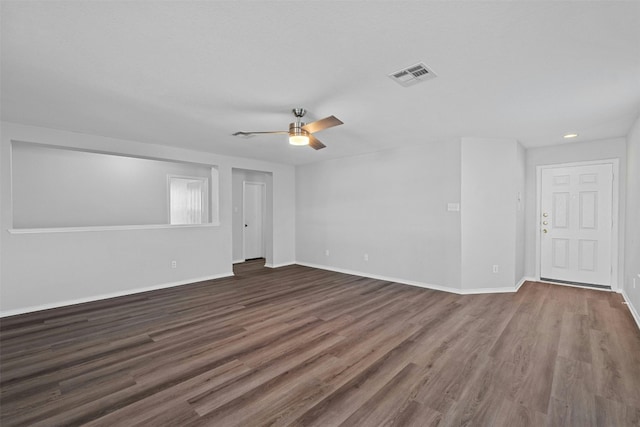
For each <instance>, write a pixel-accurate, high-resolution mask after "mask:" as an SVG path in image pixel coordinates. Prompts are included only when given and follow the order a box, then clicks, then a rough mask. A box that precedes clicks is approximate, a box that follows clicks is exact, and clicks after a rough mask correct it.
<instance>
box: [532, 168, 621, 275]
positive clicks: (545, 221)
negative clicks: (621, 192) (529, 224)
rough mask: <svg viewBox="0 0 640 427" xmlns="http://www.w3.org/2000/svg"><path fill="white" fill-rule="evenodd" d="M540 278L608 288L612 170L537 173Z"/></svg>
mask: <svg viewBox="0 0 640 427" xmlns="http://www.w3.org/2000/svg"><path fill="white" fill-rule="evenodd" d="M541 179H542V182H541V205H540V206H541V211H540V213H539V215H540V233H541V236H540V242H541V244H540V249H541V254H540V262H541V265H540V278H541V279H548V280H556V281H561V282H571V283H583V284H592V285H601V286H611V272H612V270H611V242H612V225H613V222H612V205H613V198H612V196H613V167H612V165H611V164H601V165H585V166H572V167H558V168H545V169H542V174H541Z"/></svg>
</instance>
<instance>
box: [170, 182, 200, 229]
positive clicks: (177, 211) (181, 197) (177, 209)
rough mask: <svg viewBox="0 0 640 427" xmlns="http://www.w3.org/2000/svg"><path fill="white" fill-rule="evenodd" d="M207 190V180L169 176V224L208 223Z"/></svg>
mask: <svg viewBox="0 0 640 427" xmlns="http://www.w3.org/2000/svg"><path fill="white" fill-rule="evenodd" d="M208 188H209V180H208V179H207V178H202V177H181V176H169V224H172V225H179V224H204V223H208V222H209V209H208V206H209V200H208V194H209V191H208Z"/></svg>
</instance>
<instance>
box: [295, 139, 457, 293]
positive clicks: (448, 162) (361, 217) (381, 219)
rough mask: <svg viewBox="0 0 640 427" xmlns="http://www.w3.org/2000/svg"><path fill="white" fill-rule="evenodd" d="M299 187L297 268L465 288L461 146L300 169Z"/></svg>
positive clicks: (432, 145)
mask: <svg viewBox="0 0 640 427" xmlns="http://www.w3.org/2000/svg"><path fill="white" fill-rule="evenodd" d="M296 181H297V186H296V246H297V261H298V262H300V263H303V264H308V265H315V266H325V267H328V268H331V269H335V270H341V271H350V272H357V273H360V274H363V275H368V276H374V277H388V278H393V279H396V280H401V281H404V282H416V283H418V284H429V285H435V286H441V287H447V288H455V289H459V288H460V213H459V212H449V211H447V203H450V202H455V203H458V202H460V142H459V141H439V142H429V143H424V144H423V145H421V146H419V147H412V148H405V149H395V150H388V151H381V152H378V153H374V154H367V155H362V156H356V157H349V158H342V159H337V160H330V161H325V162H319V163H314V164H309V165H303V166H298V167H297V168H296ZM326 250H329V256H326V255H325V251H326ZM365 253H366V254H368V256H369V261H365V260H364V254H365Z"/></svg>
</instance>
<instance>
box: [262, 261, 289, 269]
mask: <svg viewBox="0 0 640 427" xmlns="http://www.w3.org/2000/svg"><path fill="white" fill-rule="evenodd" d="M295 264H296V263H295V262H284V263H281V264H271V263H269V262H268V263H265V264H264V266H265V267H267V268H280V267H287V266H289V265H295Z"/></svg>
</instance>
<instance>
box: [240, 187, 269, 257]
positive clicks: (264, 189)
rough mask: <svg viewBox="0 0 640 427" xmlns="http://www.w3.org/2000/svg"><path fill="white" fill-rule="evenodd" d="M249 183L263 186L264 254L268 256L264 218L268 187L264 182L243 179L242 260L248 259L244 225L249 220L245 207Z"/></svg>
mask: <svg viewBox="0 0 640 427" xmlns="http://www.w3.org/2000/svg"><path fill="white" fill-rule="evenodd" d="M247 184H251V185H259V186H260V187H261V188H262V215H261V217H262V227H260V228H261V230H262V255H263V256H266V253H265V252H266V251H265V248H264V245H265V238H264V220H265V209H266V203H265V202H266V200H265V197H266V193H267V192H266V187H267V185H266V184H265V183H264V182H256V181H242V261H245V260H246V259H247V252H246V250H245V249H246V248H245V244H244V242H245V239H244V238H245V229H246V227H245V226H244V225H245V224H246V223H247V222H246V221H247V220H246V216H245V215H246V214H245V213H246V209H245V204H244V202H245V194H246V189H247Z"/></svg>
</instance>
